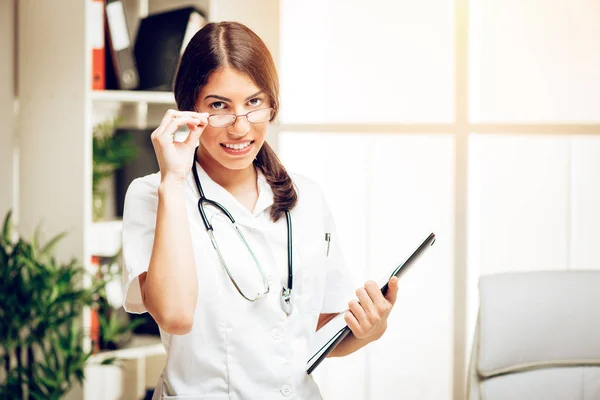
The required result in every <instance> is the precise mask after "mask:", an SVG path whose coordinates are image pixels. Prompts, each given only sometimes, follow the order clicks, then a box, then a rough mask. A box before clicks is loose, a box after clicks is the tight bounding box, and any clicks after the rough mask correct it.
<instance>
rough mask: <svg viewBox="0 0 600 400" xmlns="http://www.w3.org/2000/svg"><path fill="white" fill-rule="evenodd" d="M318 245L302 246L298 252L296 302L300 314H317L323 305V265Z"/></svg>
mask: <svg viewBox="0 0 600 400" xmlns="http://www.w3.org/2000/svg"><path fill="white" fill-rule="evenodd" d="M319 244H320V243H317V242H315V243H313V244H312V246H311V245H308V246H302V247H303V248H302V249H301V251H300V252H299V257H297V259H298V264H297V265H298V268H297V269H298V272H297V274H298V275H299V278H300V279H299V281H300V282H299V284H300V287H299V288H298V289H299V290H298V291H299V296H300V299H299V301H298V303H299V305H298V307H299V310H300V312H306V313H319V312H320V311H321V306H322V304H323V293H324V288H323V285H324V273H323V268H324V263H323V254H322V248H321V247H319Z"/></svg>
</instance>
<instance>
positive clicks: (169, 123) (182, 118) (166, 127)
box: [152, 109, 208, 138]
mask: <svg viewBox="0 0 600 400" xmlns="http://www.w3.org/2000/svg"><path fill="white" fill-rule="evenodd" d="M186 117H187V118H192V119H191V120H190V119H186ZM207 118H208V113H198V112H195V111H177V110H173V109H170V110H167V112H166V113H165V115H164V116H163V118H162V120H161V122H160V125H159V126H158V128H156V130H155V131H154V132H153V133H152V137H153V138H154V137H157V136H162V135H163V134H165V133H168V134H173V133H175V132H176V131H177V128H179V127H181V126H183V125H184V124H188V125H194V126H197V125H198V124H200V123H201V122H202V121H203V120H206V119H207ZM198 120H199V121H198ZM188 121H191V122H188ZM174 122H175V125H174ZM173 127H175V130H173Z"/></svg>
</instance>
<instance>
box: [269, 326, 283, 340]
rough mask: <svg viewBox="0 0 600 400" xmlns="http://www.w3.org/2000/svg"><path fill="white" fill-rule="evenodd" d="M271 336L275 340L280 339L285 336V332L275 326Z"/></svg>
mask: <svg viewBox="0 0 600 400" xmlns="http://www.w3.org/2000/svg"><path fill="white" fill-rule="evenodd" d="M271 337H272V338H273V339H275V340H280V339H281V338H282V337H283V332H281V329H279V328H275V329H273V330H272V331H271Z"/></svg>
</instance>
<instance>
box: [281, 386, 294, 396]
mask: <svg viewBox="0 0 600 400" xmlns="http://www.w3.org/2000/svg"><path fill="white" fill-rule="evenodd" d="M281 394H282V395H284V396H286V397H287V396H289V395H291V394H292V387H291V386H290V385H283V387H282V388H281Z"/></svg>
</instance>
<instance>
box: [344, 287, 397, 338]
mask: <svg viewBox="0 0 600 400" xmlns="http://www.w3.org/2000/svg"><path fill="white" fill-rule="evenodd" d="M397 294H398V278H397V277H395V276H394V277H392V279H390V281H389V284H388V291H387V294H386V295H385V296H384V295H383V294H382V293H381V289H380V288H379V287H378V286H377V284H376V283H375V282H373V281H368V282H367V283H365V286H364V288H359V289H358V290H357V291H356V296H357V297H358V300H359V301H356V300H351V301H350V302H349V303H348V308H349V310H348V311H346V315H345V316H344V319H345V321H346V323H347V324H348V327H349V328H350V329H351V330H352V333H353V334H354V336H355V337H356V338H357V339H360V340H367V341H374V340H377V339H379V338H380V337H381V336H382V335H383V333H384V332H385V330H386V329H387V319H388V316H389V315H390V312H391V311H392V307H393V306H394V303H395V302H396V296H397Z"/></svg>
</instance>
